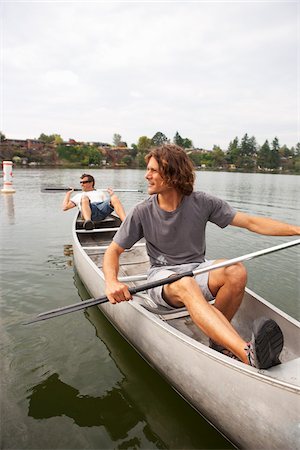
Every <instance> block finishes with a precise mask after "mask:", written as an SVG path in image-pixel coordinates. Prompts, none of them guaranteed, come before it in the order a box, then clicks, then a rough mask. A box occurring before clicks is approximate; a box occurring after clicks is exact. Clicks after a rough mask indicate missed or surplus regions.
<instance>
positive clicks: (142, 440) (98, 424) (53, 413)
mask: <svg viewBox="0 0 300 450" xmlns="http://www.w3.org/2000/svg"><path fill="white" fill-rule="evenodd" d="M82 172H83V170H81V169H40V168H36V169H15V171H14V187H15V189H16V193H15V194H9V195H8V194H6V195H0V213H1V218H0V226H1V235H0V240H1V260H0V276H1V303H0V304H1V315H0V322H1V403H0V406H1V417H0V421H1V422H0V425H1V430H0V431H1V433H0V434H1V449H5V450H6V449H43V450H45V449H164V448H165V449H223V448H232V446H231V444H230V443H229V442H228V441H227V440H226V439H225V438H224V437H222V436H221V435H220V434H219V433H218V432H217V431H216V430H214V428H213V427H212V426H211V425H210V424H208V423H207V422H206V421H205V420H204V419H203V418H202V417H201V416H200V415H199V414H198V413H196V412H195V411H194V410H193V409H192V408H191V407H190V406H188V405H187V404H186V403H185V402H184V401H183V400H182V399H181V398H180V397H179V396H178V395H177V394H176V393H175V392H174V391H173V390H172V388H171V387H170V386H169V385H168V384H167V383H166V382H165V381H164V380H163V379H162V378H161V376H159V375H158V374H157V373H156V372H155V371H154V370H153V369H151V368H150V367H149V366H148V365H147V364H146V363H145V362H144V361H143V360H142V359H141V358H140V357H139V356H138V355H137V353H136V352H135V351H134V350H132V348H131V347H130V346H129V345H128V344H127V343H126V342H125V341H124V340H123V339H122V338H121V337H120V336H119V334H118V333H117V332H116V331H115V330H114V329H113V327H112V326H111V325H110V324H109V323H108V322H107V320H106V319H105V318H104V317H103V316H102V315H101V313H100V311H99V310H98V309H97V308H96V307H95V308H90V309H89V310H88V312H86V313H83V312H77V313H74V314H70V315H66V316H63V317H60V318H57V319H53V320H49V321H46V322H42V323H39V324H35V325H33V326H27V327H25V326H23V325H22V322H23V321H25V320H26V319H29V318H30V317H31V316H34V315H36V314H38V313H40V312H43V311H47V310H49V309H53V308H54V307H61V306H64V305H67V304H71V303H75V302H78V301H80V299H81V298H83V299H85V298H89V295H88V293H87V292H86V291H85V289H84V288H83V286H82V284H81V283H80V280H79V279H78V277H77V276H76V273H75V272H74V268H73V266H72V254H71V248H70V247H71V224H72V220H73V216H74V210H73V211H67V212H62V210H61V203H62V199H63V196H64V194H63V193H62V194H48V193H47V194H45V193H42V192H41V187H42V186H43V185H57V186H68V185H77V186H78V185H79V177H80V175H81V173H82ZM89 172H91V173H93V174H94V176H95V178H96V181H97V187H107V186H113V187H115V188H124V189H129V188H135V189H145V182H144V178H143V176H144V171H141V170H112V169H111V170H103V169H102V170H100V169H98V170H97V169H95V170H89ZM196 188H197V189H199V190H204V191H206V192H210V193H213V194H215V195H217V196H219V197H221V198H223V199H225V200H227V201H229V202H230V203H231V204H232V205H233V206H234V207H236V208H237V209H238V210H240V211H244V212H247V213H250V214H256V215H264V216H268V217H273V218H277V219H279V220H283V221H287V222H290V223H299V212H300V207H299V177H297V176H293V175H267V174H240V173H217V172H198V173H197V182H196ZM119 196H120V198H121V200H122V201H123V203H124V206H125V209H126V210H127V211H128V210H129V208H130V207H131V206H132V205H134V204H135V203H136V202H137V201H140V200H142V199H144V198H145V197H146V193H131V194H128V193H127V194H125V193H120V194H119ZM183 232H184V230H183ZM292 239H294V238H292V237H285V238H284V237H270V236H260V235H255V234H252V233H249V232H247V231H245V230H240V229H237V228H234V227H228V228H227V229H226V230H220V229H219V228H218V227H216V226H214V225H209V226H208V230H207V256H208V257H209V258H219V257H225V258H232V257H236V256H240V255H243V254H246V253H249V252H252V251H256V250H260V249H264V248H267V247H271V246H273V245H277V244H279V243H283V242H287V241H289V240H292ZM246 265H247V268H248V272H249V281H248V286H249V287H250V288H251V289H253V290H254V291H256V292H257V293H258V294H260V295H262V296H263V297H264V298H266V299H267V300H269V301H270V302H272V303H273V304H274V305H276V306H278V307H279V308H281V309H282V310H284V311H285V312H287V313H288V314H290V315H291V316H293V317H295V318H297V319H299V248H298V247H293V248H291V249H287V250H284V251H280V252H277V253H274V254H271V255H267V256H262V257H260V258H257V259H255V260H252V261H249V262H247V263H246Z"/></svg>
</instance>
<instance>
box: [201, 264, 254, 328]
mask: <svg viewBox="0 0 300 450" xmlns="http://www.w3.org/2000/svg"><path fill="white" fill-rule="evenodd" d="M220 261H223V260H217V261H214V263H218V262H220ZM246 283H247V272H246V269H245V267H244V266H243V265H242V264H235V265H233V266H229V267H224V268H222V269H218V270H213V271H211V272H210V273H209V279H208V287H209V289H210V291H211V293H212V294H213V296H214V297H215V298H216V300H215V305H214V306H215V308H217V309H218V310H219V311H221V312H222V313H223V314H224V316H225V317H226V318H227V319H228V320H229V322H230V321H231V319H232V318H233V316H234V315H235V313H236V312H237V310H238V309H239V307H240V304H241V303H242V300H243V296H244V292H245V286H246Z"/></svg>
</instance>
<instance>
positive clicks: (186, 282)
mask: <svg viewBox="0 0 300 450" xmlns="http://www.w3.org/2000/svg"><path fill="white" fill-rule="evenodd" d="M193 282H195V280H194V278H192V277H183V278H181V279H180V280H178V281H175V282H174V283H171V284H169V285H168V290H169V292H170V294H171V295H172V297H178V298H182V294H183V293H184V292H190V291H191V287H192V283H193Z"/></svg>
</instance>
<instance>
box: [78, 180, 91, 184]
mask: <svg viewBox="0 0 300 450" xmlns="http://www.w3.org/2000/svg"><path fill="white" fill-rule="evenodd" d="M86 183H91V181H90V180H87V181H80V184H86Z"/></svg>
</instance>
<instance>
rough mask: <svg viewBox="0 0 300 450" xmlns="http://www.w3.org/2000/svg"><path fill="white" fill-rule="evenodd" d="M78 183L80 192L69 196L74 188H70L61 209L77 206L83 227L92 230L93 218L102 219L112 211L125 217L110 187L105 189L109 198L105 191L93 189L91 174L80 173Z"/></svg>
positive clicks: (93, 183)
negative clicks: (82, 220)
mask: <svg viewBox="0 0 300 450" xmlns="http://www.w3.org/2000/svg"><path fill="white" fill-rule="evenodd" d="M80 184H81V189H82V192H81V193H80V194H76V195H74V196H73V197H72V198H71V195H72V193H73V192H74V189H70V190H69V191H68V192H67V193H66V196H65V198H64V201H63V210H64V211H67V210H68V209H71V208H75V206H77V207H78V208H79V210H80V212H81V215H82V217H83V219H84V224H83V226H84V228H85V229H86V230H92V229H93V228H94V227H95V225H94V221H95V220H103V219H105V217H107V216H108V215H109V214H111V213H112V212H113V211H115V212H116V214H117V215H118V216H119V217H120V219H121V220H122V222H123V220H124V219H125V211H124V208H123V206H122V204H121V202H120V200H119V199H118V197H117V196H116V194H115V193H114V191H113V190H112V189H111V188H108V189H107V192H108V194H109V196H110V197H109V198H108V199H107V197H106V195H105V192H104V191H102V190H100V189H95V179H94V177H93V176H92V175H89V174H86V173H84V174H82V175H81V177H80Z"/></svg>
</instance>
